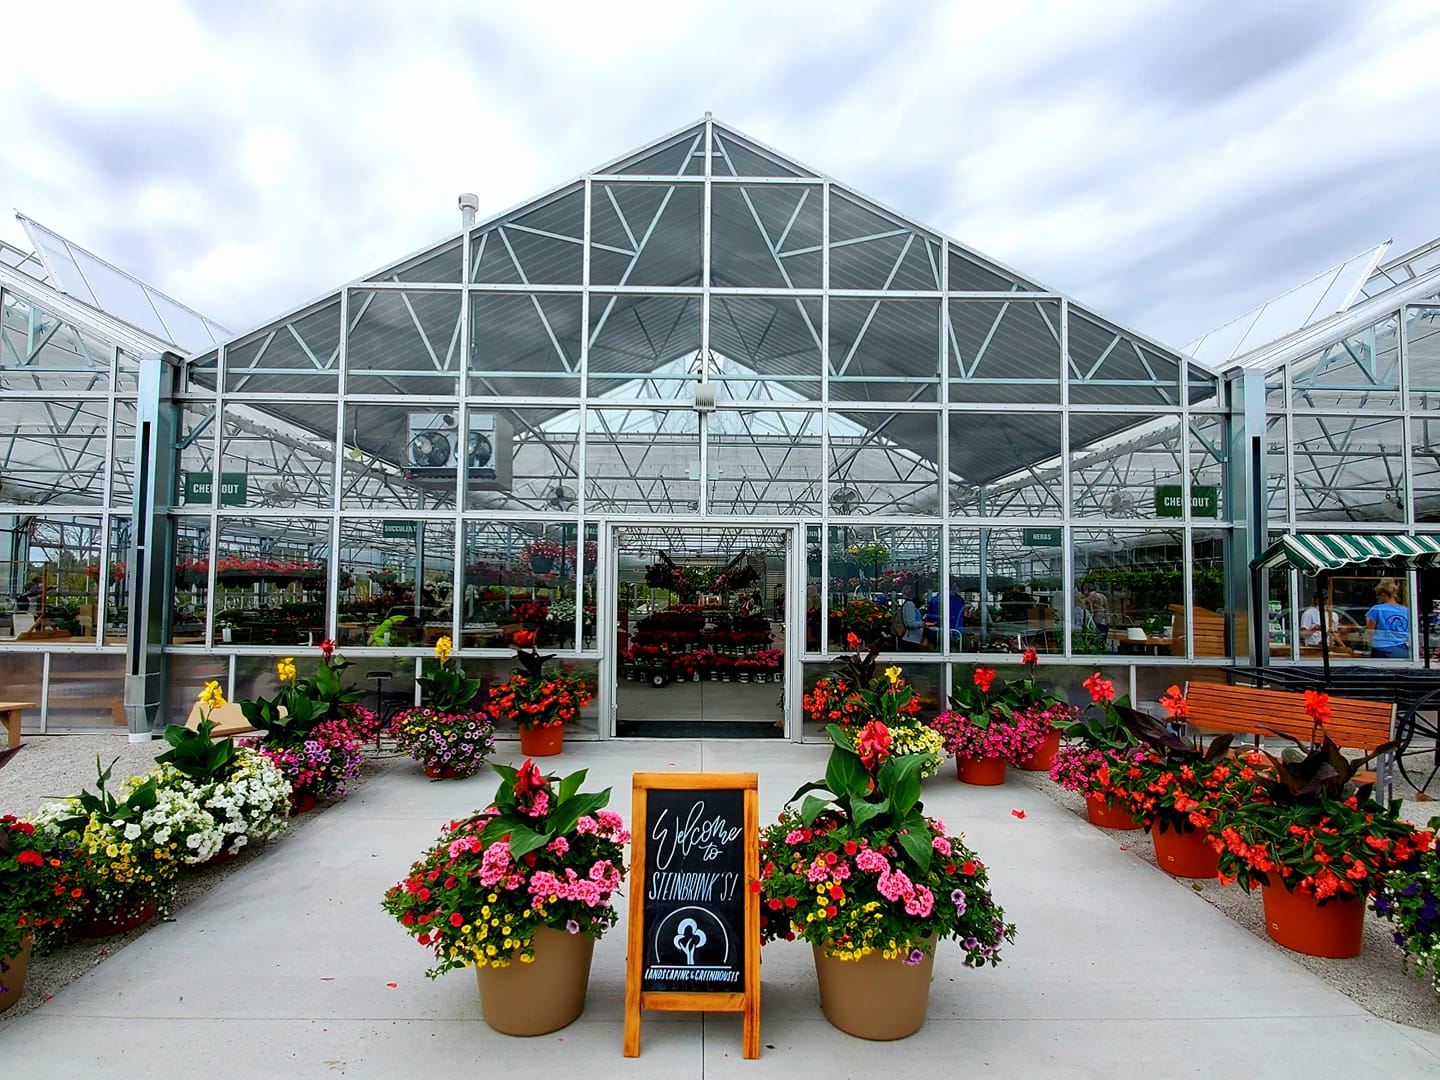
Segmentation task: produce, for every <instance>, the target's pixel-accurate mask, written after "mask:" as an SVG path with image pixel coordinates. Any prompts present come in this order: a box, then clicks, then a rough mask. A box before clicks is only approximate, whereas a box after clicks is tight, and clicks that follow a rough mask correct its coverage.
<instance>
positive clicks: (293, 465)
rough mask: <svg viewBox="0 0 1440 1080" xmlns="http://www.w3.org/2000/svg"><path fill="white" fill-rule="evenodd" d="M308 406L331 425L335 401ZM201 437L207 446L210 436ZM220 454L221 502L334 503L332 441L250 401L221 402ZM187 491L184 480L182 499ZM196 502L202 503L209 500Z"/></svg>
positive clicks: (270, 504) (284, 505)
mask: <svg viewBox="0 0 1440 1080" xmlns="http://www.w3.org/2000/svg"><path fill="white" fill-rule="evenodd" d="M312 409H313V412H314V413H315V414H317V418H321V419H324V420H328V421H329V423H328V426H329V427H331V428H333V427H334V426H335V406H334V405H330V404H326V405H321V406H318V407H312ZM292 415H294V414H293V413H292ZM201 438H202V441H203V442H204V444H205V449H206V450H207V451H208V449H209V439H208V438H205V437H204V436H203V435H202V437H201ZM220 454H221V463H222V464H221V477H220V479H221V488H220V505H222V506H249V507H275V508H280V509H285V508H288V507H292V506H315V507H329V506H333V505H334V503H335V500H334V494H333V488H334V475H335V451H334V443H333V442H331V441H330V440H328V439H323V438H320V437H317V436H316V435H315V434H314V433H312V432H311V431H309V430H306V429H304V428H300V427H297V426H294V425H292V424H288V423H285V422H284V421H283V420H280V419H279V418H277V417H276V416H274V415H272V414H271V413H270V412H269V411H268V410H267V409H265V408H264V407H261V406H258V405H251V404H248V403H230V404H227V405H226V406H225V427H224V433H223V435H222V438H221V443H220ZM207 456H208V455H207ZM242 477H243V482H241V481H240V478H242ZM189 491H190V489H189V487H188V485H183V484H182V487H181V496H182V498H184V497H185V496H186V495H188V494H189ZM186 501H187V503H188V499H187V500H186ZM197 501H199V502H200V503H201V504H204V503H206V502H208V501H209V500H207V499H200V500H197Z"/></svg>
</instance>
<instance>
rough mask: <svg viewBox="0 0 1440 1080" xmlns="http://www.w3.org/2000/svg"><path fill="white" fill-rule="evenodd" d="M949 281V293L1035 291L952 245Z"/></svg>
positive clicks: (1007, 272) (1027, 284) (1029, 284)
mask: <svg viewBox="0 0 1440 1080" xmlns="http://www.w3.org/2000/svg"><path fill="white" fill-rule="evenodd" d="M949 281H950V291H951V292H1010V291H1012V290H1013V289H1014V288H1016V286H1019V287H1020V288H1021V289H1025V290H1026V291H1033V290H1035V289H1036V286H1035V285H1034V284H1033V283H1031V282H1028V281H1022V280H1021V279H1019V278H1017V277H1015V276H1014V275H1013V274H1012V273H1010V271H1008V270H1002V269H1000V268H999V267H998V266H993V265H992V264H990V263H988V262H986V261H985V260H984V258H982V257H981V256H979V255H976V254H975V253H974V252H971V251H965V250H964V249H963V248H960V247H958V246H957V245H956V244H954V243H951V245H950V279H949Z"/></svg>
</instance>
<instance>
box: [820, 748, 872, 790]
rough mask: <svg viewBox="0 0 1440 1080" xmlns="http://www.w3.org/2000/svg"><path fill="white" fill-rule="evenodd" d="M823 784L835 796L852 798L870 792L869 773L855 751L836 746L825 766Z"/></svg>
mask: <svg viewBox="0 0 1440 1080" xmlns="http://www.w3.org/2000/svg"><path fill="white" fill-rule="evenodd" d="M825 783H826V785H827V786H828V787H829V788H830V790H831V791H833V792H834V793H835V794H836V795H840V796H848V797H850V798H854V797H857V796H862V795H864V794H865V793H866V792H867V791H869V790H870V773H869V771H868V770H867V769H866V768H865V766H864V765H863V764H861V762H860V758H859V757H858V756H857V755H856V753H855V751H853V750H851V749H849V748H848V747H843V746H837V747H836V748H835V749H834V750H832V751H830V761H829V762H828V763H827V764H826V766H825Z"/></svg>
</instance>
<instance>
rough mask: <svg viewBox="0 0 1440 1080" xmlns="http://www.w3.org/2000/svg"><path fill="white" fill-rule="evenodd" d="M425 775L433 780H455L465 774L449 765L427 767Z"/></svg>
mask: <svg viewBox="0 0 1440 1080" xmlns="http://www.w3.org/2000/svg"><path fill="white" fill-rule="evenodd" d="M425 775H426V776H428V777H430V779H432V780H454V779H455V778H456V777H457V776H463V775H464V774H463V773H462V772H461V771H460V770H459V769H452V768H451V767H450V766H449V765H426V766H425Z"/></svg>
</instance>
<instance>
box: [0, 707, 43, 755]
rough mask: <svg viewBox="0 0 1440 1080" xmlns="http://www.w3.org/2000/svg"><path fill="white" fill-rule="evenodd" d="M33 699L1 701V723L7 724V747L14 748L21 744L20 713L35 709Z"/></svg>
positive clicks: (8, 748)
mask: <svg viewBox="0 0 1440 1080" xmlns="http://www.w3.org/2000/svg"><path fill="white" fill-rule="evenodd" d="M34 707H35V703H34V702H33V701H0V723H4V725H5V731H6V736H5V749H7V750H14V749H15V748H16V747H18V746H19V745H20V714H21V713H22V712H24V711H25V710H26V709H33V708H34Z"/></svg>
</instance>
